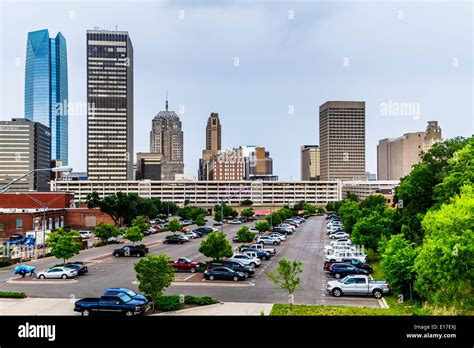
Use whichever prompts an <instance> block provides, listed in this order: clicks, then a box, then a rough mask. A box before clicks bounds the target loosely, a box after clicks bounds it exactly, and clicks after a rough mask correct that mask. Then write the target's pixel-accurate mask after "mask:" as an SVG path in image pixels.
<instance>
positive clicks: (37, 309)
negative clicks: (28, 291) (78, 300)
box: [0, 298, 79, 315]
mask: <svg viewBox="0 0 474 348" xmlns="http://www.w3.org/2000/svg"><path fill="white" fill-rule="evenodd" d="M74 302H75V299H67V298H66V299H64V298H23V299H8V298H2V299H0V315H79V313H76V312H74V311H73V309H74Z"/></svg>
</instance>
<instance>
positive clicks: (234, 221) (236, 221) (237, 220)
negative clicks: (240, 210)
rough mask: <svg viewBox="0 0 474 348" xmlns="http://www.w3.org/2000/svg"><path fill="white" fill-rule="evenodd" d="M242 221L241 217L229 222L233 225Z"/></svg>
mask: <svg viewBox="0 0 474 348" xmlns="http://www.w3.org/2000/svg"><path fill="white" fill-rule="evenodd" d="M241 223H242V221H240V220H239V219H234V220H230V221H229V224H232V225H239V224H241Z"/></svg>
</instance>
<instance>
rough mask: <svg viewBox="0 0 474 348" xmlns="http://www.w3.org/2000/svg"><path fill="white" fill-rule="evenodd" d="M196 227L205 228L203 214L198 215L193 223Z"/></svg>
mask: <svg viewBox="0 0 474 348" xmlns="http://www.w3.org/2000/svg"><path fill="white" fill-rule="evenodd" d="M195 223H196V225H197V226H205V225H206V218H205V216H204V215H203V214H201V215H199V216H198V217H197V218H196V221H195Z"/></svg>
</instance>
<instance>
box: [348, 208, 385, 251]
mask: <svg viewBox="0 0 474 348" xmlns="http://www.w3.org/2000/svg"><path fill="white" fill-rule="evenodd" d="M391 232H392V228H391V220H390V219H389V218H387V217H385V216H383V215H381V214H380V213H378V212H377V211H373V212H371V213H370V215H369V216H365V217H363V218H361V219H359V220H358V221H357V223H356V224H355V225H354V228H353V229H352V241H353V242H354V243H355V244H361V245H364V247H365V248H369V249H372V250H377V248H378V244H379V241H380V240H381V238H382V236H385V237H386V238H387V237H388V236H390V234H391Z"/></svg>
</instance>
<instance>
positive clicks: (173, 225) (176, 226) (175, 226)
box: [168, 219, 183, 232]
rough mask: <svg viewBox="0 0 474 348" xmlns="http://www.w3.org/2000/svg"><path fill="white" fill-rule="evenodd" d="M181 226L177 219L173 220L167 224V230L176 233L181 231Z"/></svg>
mask: <svg viewBox="0 0 474 348" xmlns="http://www.w3.org/2000/svg"><path fill="white" fill-rule="evenodd" d="M182 228H183V227H182V226H181V224H180V223H179V221H178V220H177V219H173V220H171V221H170V222H169V224H168V230H169V231H171V232H178V231H181V230H182Z"/></svg>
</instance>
